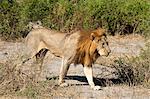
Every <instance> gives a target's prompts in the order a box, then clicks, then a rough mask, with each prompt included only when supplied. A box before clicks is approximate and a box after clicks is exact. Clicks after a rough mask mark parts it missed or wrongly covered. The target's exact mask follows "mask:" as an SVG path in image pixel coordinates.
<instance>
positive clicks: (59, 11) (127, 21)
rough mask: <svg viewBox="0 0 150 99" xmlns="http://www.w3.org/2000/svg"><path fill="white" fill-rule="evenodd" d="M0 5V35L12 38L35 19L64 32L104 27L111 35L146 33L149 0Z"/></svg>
mask: <svg viewBox="0 0 150 99" xmlns="http://www.w3.org/2000/svg"><path fill="white" fill-rule="evenodd" d="M0 7H1V14H0V17H1V20H0V26H1V27H0V28H1V31H0V32H1V36H2V37H4V38H11V39H12V38H17V37H22V36H25V35H26V34H27V32H28V28H27V24H28V23H29V22H30V21H37V20H40V21H42V23H43V25H44V26H45V27H49V28H52V29H56V30H60V31H63V32H70V31H72V30H75V29H80V28H83V29H95V28H97V27H103V28H106V29H108V30H109V33H110V34H112V35H115V34H116V33H119V34H126V33H140V34H141V33H147V31H148V30H149V25H150V2H149V1H148V0H86V1H85V0H22V1H19V0H11V2H10V1H9V0H8V1H7V0H2V1H1V3H0Z"/></svg>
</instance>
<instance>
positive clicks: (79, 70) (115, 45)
mask: <svg viewBox="0 0 150 99" xmlns="http://www.w3.org/2000/svg"><path fill="white" fill-rule="evenodd" d="M108 40H109V45H110V48H111V54H110V56H109V57H107V58H103V57H100V58H99V59H98V60H97V61H96V64H94V66H93V70H94V77H95V79H94V81H95V83H96V84H97V85H101V86H102V90H100V91H93V90H92V89H90V87H89V86H88V84H87V81H86V78H85V76H84V73H83V67H82V66H81V65H78V66H73V65H71V66H70V69H69V72H68V75H67V77H66V82H68V83H69V84H70V86H69V87H67V88H60V91H61V90H65V91H64V92H66V93H62V95H60V94H59V95H56V96H54V97H52V98H53V99H72V98H73V99H150V90H149V89H146V88H143V87H140V86H135V87H130V86H127V85H121V84H119V83H118V82H117V76H116V75H115V74H114V72H115V69H114V68H111V64H113V62H114V60H116V59H118V58H120V57H133V56H138V55H139V54H140V51H141V49H142V48H144V47H145V40H144V38H143V37H141V36H139V35H128V36H115V37H112V36H110V37H108ZM24 49H25V45H24V43H23V42H15V43H14V42H5V41H0V63H5V62H7V60H9V59H12V58H14V59H16V58H17V57H18V56H19V55H20V54H21V55H24V54H25V51H24ZM16 61H17V60H16ZM60 65H61V59H60V58H57V57H55V56H53V55H51V54H50V53H47V55H46V57H45V60H44V64H43V71H42V74H41V75H42V78H41V79H43V80H46V79H45V78H47V79H51V78H55V77H56V78H57V77H58V75H59V69H60ZM106 82H108V83H106ZM67 93H69V95H67ZM1 98H6V97H1ZM16 98H18V99H19V98H20V97H16Z"/></svg>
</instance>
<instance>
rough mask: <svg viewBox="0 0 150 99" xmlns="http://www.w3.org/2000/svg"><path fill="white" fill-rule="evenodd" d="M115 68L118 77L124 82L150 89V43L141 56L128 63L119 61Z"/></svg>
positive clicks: (122, 60)
mask: <svg viewBox="0 0 150 99" xmlns="http://www.w3.org/2000/svg"><path fill="white" fill-rule="evenodd" d="M114 67H115V68H116V69H117V70H118V72H117V75H118V76H119V79H120V80H121V81H122V82H126V83H128V84H129V85H138V84H141V85H143V86H146V87H150V86H149V85H150V42H149V43H148V44H147V48H146V49H145V50H143V51H142V53H141V55H140V56H138V57H134V58H132V59H129V60H128V61H127V60H124V59H119V60H117V61H116V65H114Z"/></svg>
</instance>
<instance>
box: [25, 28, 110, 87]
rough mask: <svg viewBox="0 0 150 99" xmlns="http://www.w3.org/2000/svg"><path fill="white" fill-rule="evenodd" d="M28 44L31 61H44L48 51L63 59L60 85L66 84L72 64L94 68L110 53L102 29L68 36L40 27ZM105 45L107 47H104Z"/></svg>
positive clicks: (27, 39)
mask: <svg viewBox="0 0 150 99" xmlns="http://www.w3.org/2000/svg"><path fill="white" fill-rule="evenodd" d="M26 43H27V46H28V50H29V54H30V59H31V58H33V57H34V56H36V58H38V59H39V58H40V57H41V58H42V59H40V60H42V61H43V58H44V56H45V55H46V52H47V51H50V52H51V53H52V54H54V55H55V56H58V57H61V58H62V65H61V70H60V75H59V84H62V83H64V77H65V76H66V74H67V71H68V69H69V66H70V64H71V63H74V64H75V65H76V64H82V65H83V66H85V67H92V64H93V63H94V62H95V60H96V59H97V58H98V57H99V56H107V55H108V54H109V53H110V49H109V46H108V45H107V41H106V37H105V30H104V29H101V28H99V29H97V30H94V31H77V32H75V33H72V34H66V33H60V32H57V31H54V30H50V29H47V28H44V27H40V28H35V29H33V30H32V31H31V32H30V33H29V34H28V36H27V37H26ZM104 44H105V46H103V45H104ZM43 49H44V50H43ZM28 60H29V59H28ZM87 70H91V69H85V72H86V71H87ZM89 72H90V74H89V75H90V76H92V74H91V71H89ZM86 74H87V73H86ZM86 77H87V75H86ZM92 83H93V82H92ZM92 86H93V85H92Z"/></svg>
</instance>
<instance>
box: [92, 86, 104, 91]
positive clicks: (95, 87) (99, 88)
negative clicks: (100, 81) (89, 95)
mask: <svg viewBox="0 0 150 99" xmlns="http://www.w3.org/2000/svg"><path fill="white" fill-rule="evenodd" d="M92 89H93V90H101V89H102V88H101V87H100V86H94V87H92Z"/></svg>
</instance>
